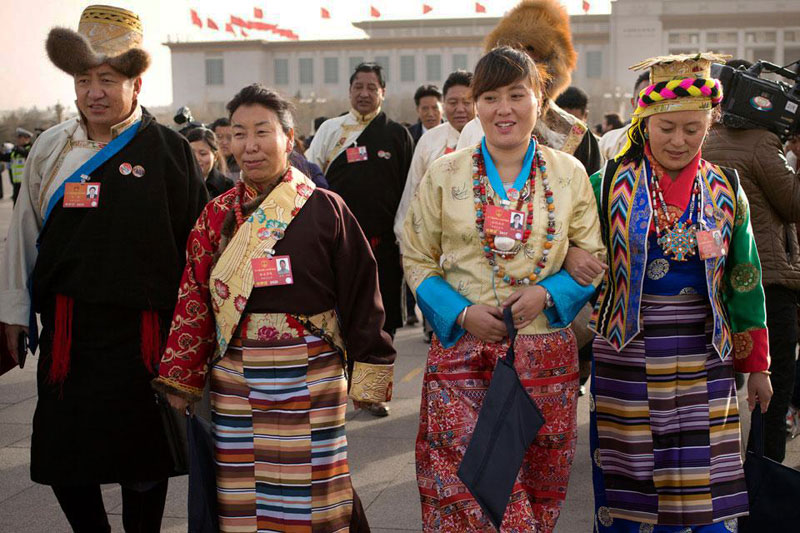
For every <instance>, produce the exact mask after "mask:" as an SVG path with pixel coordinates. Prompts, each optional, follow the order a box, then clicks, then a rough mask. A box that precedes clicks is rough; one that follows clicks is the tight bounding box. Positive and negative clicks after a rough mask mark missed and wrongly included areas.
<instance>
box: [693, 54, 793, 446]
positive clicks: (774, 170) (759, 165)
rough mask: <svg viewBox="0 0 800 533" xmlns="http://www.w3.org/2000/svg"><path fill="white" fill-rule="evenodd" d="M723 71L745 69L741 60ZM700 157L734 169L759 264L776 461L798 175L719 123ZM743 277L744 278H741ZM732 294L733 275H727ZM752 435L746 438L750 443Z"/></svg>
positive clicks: (755, 138) (756, 141)
mask: <svg viewBox="0 0 800 533" xmlns="http://www.w3.org/2000/svg"><path fill="white" fill-rule="evenodd" d="M727 64H728V66H731V67H733V68H737V67H739V66H744V67H745V68H749V67H750V63H749V62H747V61H744V60H732V61H728V63H727ZM703 158H704V159H706V160H707V161H710V162H712V163H716V164H718V165H721V166H725V167H729V168H734V169H736V170H737V172H738V173H739V181H740V185H741V187H742V188H743V189H744V192H745V193H746V194H747V199H748V201H749V203H750V222H751V223H752V226H753V232H754V234H755V238H756V247H757V248H758V255H759V258H760V260H761V272H762V274H761V276H762V284H763V286H764V294H765V297H766V306H767V328H768V331H769V352H770V357H771V363H770V367H769V370H770V372H771V373H772V374H771V376H770V380H771V381H772V387H773V389H774V392H773V396H772V400H771V401H770V403H769V409H768V410H767V413H766V415H765V416H764V455H766V456H767V457H769V458H770V459H773V460H775V461H778V462H782V461H783V459H784V456H785V454H786V413H787V410H788V408H789V402H790V399H791V397H792V392H793V388H794V379H795V354H796V348H797V340H798V326H797V291H798V290H800V246H799V245H798V240H797V231H796V228H795V224H796V223H798V222H800V174H798V173H796V172H794V171H793V170H792V169H791V168H790V167H789V165H788V163H787V161H786V156H785V154H784V150H783V145H782V143H781V141H780V139H779V138H778V136H777V135H775V134H774V133H772V132H770V131H767V130H765V129H760V128H755V129H734V128H730V127H728V126H725V125H723V124H722V123H721V121H717V123H716V124H714V126H713V127H712V128H711V130H710V131H709V134H708V137H707V138H706V141H705V143H704V144H703ZM746 274H747V273H744V274H742V275H744V276H745V277H746ZM732 279H733V283H734V286H733V289H734V290H736V289H737V287H736V285H735V283H736V282H737V279H738V278H737V274H736V272H734V274H733V277H732ZM752 438H753V434H752V432H751V433H750V442H752Z"/></svg>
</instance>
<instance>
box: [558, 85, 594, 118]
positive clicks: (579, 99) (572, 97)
mask: <svg viewBox="0 0 800 533" xmlns="http://www.w3.org/2000/svg"><path fill="white" fill-rule="evenodd" d="M556 105H557V106H558V107H560V108H561V109H580V110H581V111H584V112H585V111H586V107H587V106H588V105H589V95H587V94H586V93H585V92H584V91H583V89H581V88H579V87H575V86H574V85H570V86H569V87H567V88H566V89H565V90H564V92H563V93H561V94H560V95H558V98H556Z"/></svg>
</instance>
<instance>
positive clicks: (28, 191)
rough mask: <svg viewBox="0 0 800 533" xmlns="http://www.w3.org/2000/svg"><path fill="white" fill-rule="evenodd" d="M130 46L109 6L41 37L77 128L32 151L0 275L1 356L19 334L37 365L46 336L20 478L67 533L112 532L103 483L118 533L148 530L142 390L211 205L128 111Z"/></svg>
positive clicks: (183, 151) (161, 463)
mask: <svg viewBox="0 0 800 533" xmlns="http://www.w3.org/2000/svg"><path fill="white" fill-rule="evenodd" d="M141 42H142V26H141V22H140V21H139V17H138V16H137V15H136V14H135V13H132V12H129V11H126V10H123V9H118V8H115V7H108V6H90V7H87V8H86V9H85V10H84V12H83V14H82V15H81V19H80V24H79V26H78V31H77V32H75V31H72V30H69V29H65V28H54V29H53V30H51V31H50V34H49V35H48V38H47V52H48V55H49V56H50V59H51V61H52V62H53V63H54V64H55V65H56V66H57V67H58V68H60V69H61V70H63V71H65V72H66V73H68V74H69V75H70V76H72V77H73V79H74V83H75V96H76V103H77V106H78V109H79V111H80V116H79V118H76V119H71V120H68V121H66V122H63V123H61V124H58V125H57V126H54V127H52V128H50V129H49V130H47V131H46V132H44V133H42V135H41V136H40V137H39V138H38V139H37V140H36V142H35V143H34V145H33V148H32V149H31V152H30V154H29V156H28V159H27V162H26V164H25V169H24V176H23V181H22V183H23V187H22V189H21V191H20V196H19V201H18V202H17V205H16V208H15V210H14V213H13V215H12V219H11V225H10V229H9V235H8V241H7V245H6V250H7V252H6V257H5V261H4V262H3V263H2V264H0V333H4V334H5V337H6V339H5V341H4V342H2V343H0V349H7V350H9V351H10V353H11V356H12V357H15V358H16V357H17V353H18V351H17V350H18V348H20V346H19V345H20V343H23V344H24V337H25V334H26V333H29V334H30V335H29V336H30V341H31V350H32V351H33V352H34V353H35V351H36V344H37V343H38V341H39V337H38V335H37V334H36V330H35V325H36V315H35V313H40V315H41V316H40V318H41V323H42V325H43V331H42V335H41V349H40V356H41V357H40V361H39V364H38V377H37V382H38V393H39V397H38V404H37V406H36V413H35V415H34V419H33V436H32V442H31V478H32V479H33V480H34V481H35V482H37V483H42V484H46V485H51V486H52V487H53V491H54V492H55V495H56V497H57V499H58V501H59V504H60V505H61V508H62V510H63V511H64V513H65V515H66V517H67V519H68V520H69V522H70V524H71V526H72V528H73V529H74V530H75V531H92V532H94V531H111V528H110V526H109V523H108V519H107V518H106V513H105V509H104V506H103V500H102V496H101V492H100V484H103V483H119V484H121V485H122V503H123V511H122V521H123V524H124V526H125V529H126V531H148V532H155V531H159V529H160V523H161V516H162V514H163V510H164V501H165V498H166V491H167V477H168V476H169V475H170V473H171V472H172V470H173V466H174V465H173V464H172V459H171V457H170V454H169V451H168V450H169V448H168V446H167V437H166V435H165V433H164V430H163V429H162V422H161V420H160V414H159V407H158V405H157V404H156V402H155V399H154V394H153V392H152V389H151V388H150V381H151V379H152V378H153V377H154V376H155V375H156V374H157V368H156V365H157V364H158V361H159V360H160V358H161V353H160V352H161V349H160V345H161V339H162V338H163V336H164V333H165V332H166V331H165V330H166V327H167V324H169V321H170V317H171V315H172V310H173V308H174V306H175V300H176V295H177V289H178V282H179V279H180V275H181V272H182V270H183V264H184V257H185V254H184V246H185V243H186V239H187V236H188V234H189V231H190V229H191V228H192V225H193V224H194V221H195V220H196V218H197V216H198V214H199V213H200V211H201V209H202V208H203V207H204V205H205V203H206V199H207V198H206V192H205V187H204V186H203V180H202V178H201V176H200V173H199V170H198V168H197V165H196V163H195V162H194V157H193V156H192V151H191V148H190V147H189V144H188V142H186V140H185V139H183V138H182V137H180V136H179V135H178V134H177V133H175V132H173V131H171V130H170V129H168V128H166V127H164V126H161V125H160V124H158V123H156V121H155V119H154V118H153V117H152V115H150V114H149V113H148V112H147V111H146V110H145V109H143V108H142V107H141V106H140V105H139V103H138V95H139V91H140V90H141V87H142V79H141V74H142V73H143V72H144V71H145V69H146V68H147V66H148V64H149V62H150V58H149V55H148V54H147V52H146V51H144V50H143V49H142V48H141ZM27 325H30V329H32V331H29V327H28V326H27ZM22 349H24V348H22Z"/></svg>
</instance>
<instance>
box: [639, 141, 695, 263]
mask: <svg viewBox="0 0 800 533" xmlns="http://www.w3.org/2000/svg"><path fill="white" fill-rule="evenodd" d="M648 161H649V162H650V167H651V168H652V172H651V177H650V194H651V195H652V198H653V211H654V213H655V218H654V222H655V226H656V242H657V243H658V245H659V246H661V249H662V250H664V257H667V258H669V256H670V255H672V256H673V257H672V259H673V260H674V261H688V260H689V258H690V257H691V256H693V255H694V254H695V251H696V250H697V226H696V225H695V223H694V218H695V213H696V212H697V211H698V210H699V209H700V206H699V203H698V199H699V198H700V181H699V180H698V179H697V176H695V178H694V185H693V186H692V196H691V198H690V199H689V216H688V218H687V219H686V222H679V221H678V219H679V218H680V215H679V214H677V213H670V211H669V207H668V206H667V202H665V201H664V192H663V191H662V190H661V184H660V183H659V182H660V181H661V177H662V176H664V175H665V174H666V171H665V170H664V168H663V167H662V166H661V165H660V164H659V163H658V162H657V161H656V160H655V158H654V157H649V158H648ZM659 210H660V211H661V215H662V216H663V219H664V220H665V221H666V226H665V227H663V228H662V227H661V216H659Z"/></svg>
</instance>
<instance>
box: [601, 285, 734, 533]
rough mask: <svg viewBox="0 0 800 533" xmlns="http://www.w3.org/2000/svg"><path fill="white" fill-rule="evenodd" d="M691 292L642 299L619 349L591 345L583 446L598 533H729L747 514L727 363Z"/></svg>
mask: <svg viewBox="0 0 800 533" xmlns="http://www.w3.org/2000/svg"><path fill="white" fill-rule="evenodd" d="M710 313H711V310H710V307H709V306H708V303H707V301H706V300H704V299H702V298H698V297H692V296H686V297H685V296H679V297H669V298H665V297H648V296H645V297H643V301H642V311H641V314H642V319H643V331H642V334H640V335H639V336H638V337H636V338H635V339H634V340H633V341H631V343H630V344H628V345H627V346H626V347H625V348H624V349H623V350H622V351H621V352H619V353H618V352H616V351H615V350H614V348H612V347H611V346H610V345H609V344H608V343H607V342H606V341H605V340H604V339H602V338H600V337H599V336H598V337H597V338H596V339H595V341H594V366H593V375H592V396H591V398H590V408H591V435H590V440H591V449H592V462H593V465H592V467H593V477H594V490H595V510H596V516H595V532H596V533H612V532H613V533H623V532H624V533H640V532H644V533H672V532H681V533H689V532H702V533H715V532H729V531H736V517H738V516H742V515H746V514H747V510H748V506H747V488H746V486H745V480H744V473H743V470H742V458H741V445H740V428H739V411H738V406H737V399H736V385H735V382H734V370H733V360H732V359H730V358H729V359H727V360H725V361H722V360H721V359H720V357H719V355H717V353H716V351H715V349H714V348H713V346H712V344H711V329H712V324H711V314H710Z"/></svg>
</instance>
